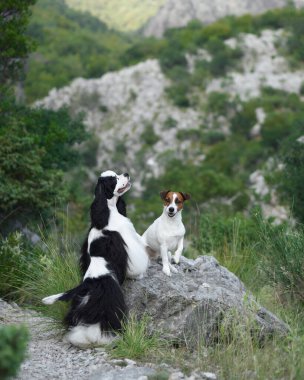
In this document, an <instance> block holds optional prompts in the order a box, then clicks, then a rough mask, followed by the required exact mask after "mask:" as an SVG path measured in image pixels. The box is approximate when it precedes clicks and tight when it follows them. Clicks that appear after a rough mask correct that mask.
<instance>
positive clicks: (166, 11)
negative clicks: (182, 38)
mask: <svg viewBox="0 0 304 380" xmlns="http://www.w3.org/2000/svg"><path fill="white" fill-rule="evenodd" d="M291 3H293V4H294V5H295V6H296V7H302V6H304V0H295V1H294V2H291V1H289V0H255V1H252V0H229V1H226V0H212V1H210V0H167V1H166V2H165V4H164V5H163V6H162V7H161V8H159V10H158V12H157V13H156V15H154V16H153V17H152V18H151V19H150V20H149V21H148V23H147V25H146V26H145V27H144V29H143V33H144V35H145V36H147V37H148V36H154V37H162V36H163V34H164V32H165V31H166V30H167V29H170V28H178V27H183V26H185V25H187V24H188V22H189V21H191V20H199V21H201V22H203V23H212V22H214V21H215V20H217V19H219V18H222V17H225V16H228V15H235V16H241V15H244V14H246V13H250V14H259V13H263V12H265V11H267V10H269V9H273V8H282V7H284V6H286V5H288V4H291Z"/></svg>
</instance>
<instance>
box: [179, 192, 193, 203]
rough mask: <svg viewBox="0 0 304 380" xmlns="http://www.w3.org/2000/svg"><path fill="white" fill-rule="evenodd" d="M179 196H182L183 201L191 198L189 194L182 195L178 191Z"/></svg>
mask: <svg viewBox="0 0 304 380" xmlns="http://www.w3.org/2000/svg"><path fill="white" fill-rule="evenodd" d="M180 194H182V196H183V198H184V201H187V200H188V199H190V198H191V196H190V194H187V193H182V192H181V191H180Z"/></svg>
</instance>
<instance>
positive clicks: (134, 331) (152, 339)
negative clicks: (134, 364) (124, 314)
mask: <svg viewBox="0 0 304 380" xmlns="http://www.w3.org/2000/svg"><path fill="white" fill-rule="evenodd" d="M149 320H150V317H149V316H148V315H143V316H142V317H141V318H140V319H138V318H137V317H136V316H135V314H132V313H131V314H130V316H129V318H128V320H127V321H126V322H124V323H123V332H122V333H121V335H120V338H119V340H117V341H115V343H114V344H115V346H114V348H113V349H110V351H109V352H110V355H111V356H112V357H114V358H129V359H135V360H138V359H141V360H143V359H144V358H146V359H148V358H151V356H154V355H159V353H160V352H161V351H162V350H164V349H165V347H167V342H166V341H165V340H162V339H161V337H160V335H159V334H157V333H155V332H150V331H149ZM156 353H158V354H156Z"/></svg>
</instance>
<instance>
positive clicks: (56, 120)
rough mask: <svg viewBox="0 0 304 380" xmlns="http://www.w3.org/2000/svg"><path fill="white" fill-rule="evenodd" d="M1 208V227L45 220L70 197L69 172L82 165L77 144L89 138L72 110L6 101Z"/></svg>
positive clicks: (0, 148) (0, 145) (0, 150)
mask: <svg viewBox="0 0 304 380" xmlns="http://www.w3.org/2000/svg"><path fill="white" fill-rule="evenodd" d="M1 107H2V109H3V110H4V112H3V113H2V123H1V126H0V175H1V178H2V181H1V184H0V197H1V199H2V202H1V205H0V214H1V219H3V220H5V223H2V228H4V225H5V224H7V223H8V220H9V219H10V218H13V219H15V217H16V216H17V215H18V218H19V219H22V218H24V217H27V218H28V217H40V216H42V217H45V216H47V215H49V214H50V213H52V210H53V209H54V207H56V204H60V203H61V202H62V201H63V200H64V199H66V196H67V187H66V185H65V183H64V181H63V178H64V177H63V175H64V172H65V171H67V170H70V169H71V168H73V166H75V165H76V164H79V163H80V160H79V153H77V151H76V150H75V149H74V148H73V146H74V144H75V143H77V142H78V143H79V142H82V141H83V140H84V139H85V138H86V133H85V131H84V126H83V124H82V123H81V121H80V120H75V121H72V120H71V119H70V118H69V116H68V113H67V111H64V110H61V111H58V112H55V111H48V110H44V109H30V108H27V107H24V106H18V105H16V104H15V103H14V101H13V100H8V101H5V102H2V103H1Z"/></svg>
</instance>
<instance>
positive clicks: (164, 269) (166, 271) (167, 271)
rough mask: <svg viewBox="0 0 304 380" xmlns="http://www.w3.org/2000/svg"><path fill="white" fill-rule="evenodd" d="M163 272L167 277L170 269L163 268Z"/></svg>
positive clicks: (169, 274)
mask: <svg viewBox="0 0 304 380" xmlns="http://www.w3.org/2000/svg"><path fill="white" fill-rule="evenodd" d="M163 272H164V273H165V274H166V275H167V276H169V277H170V276H171V272H170V268H169V267H167V266H165V267H163Z"/></svg>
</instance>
